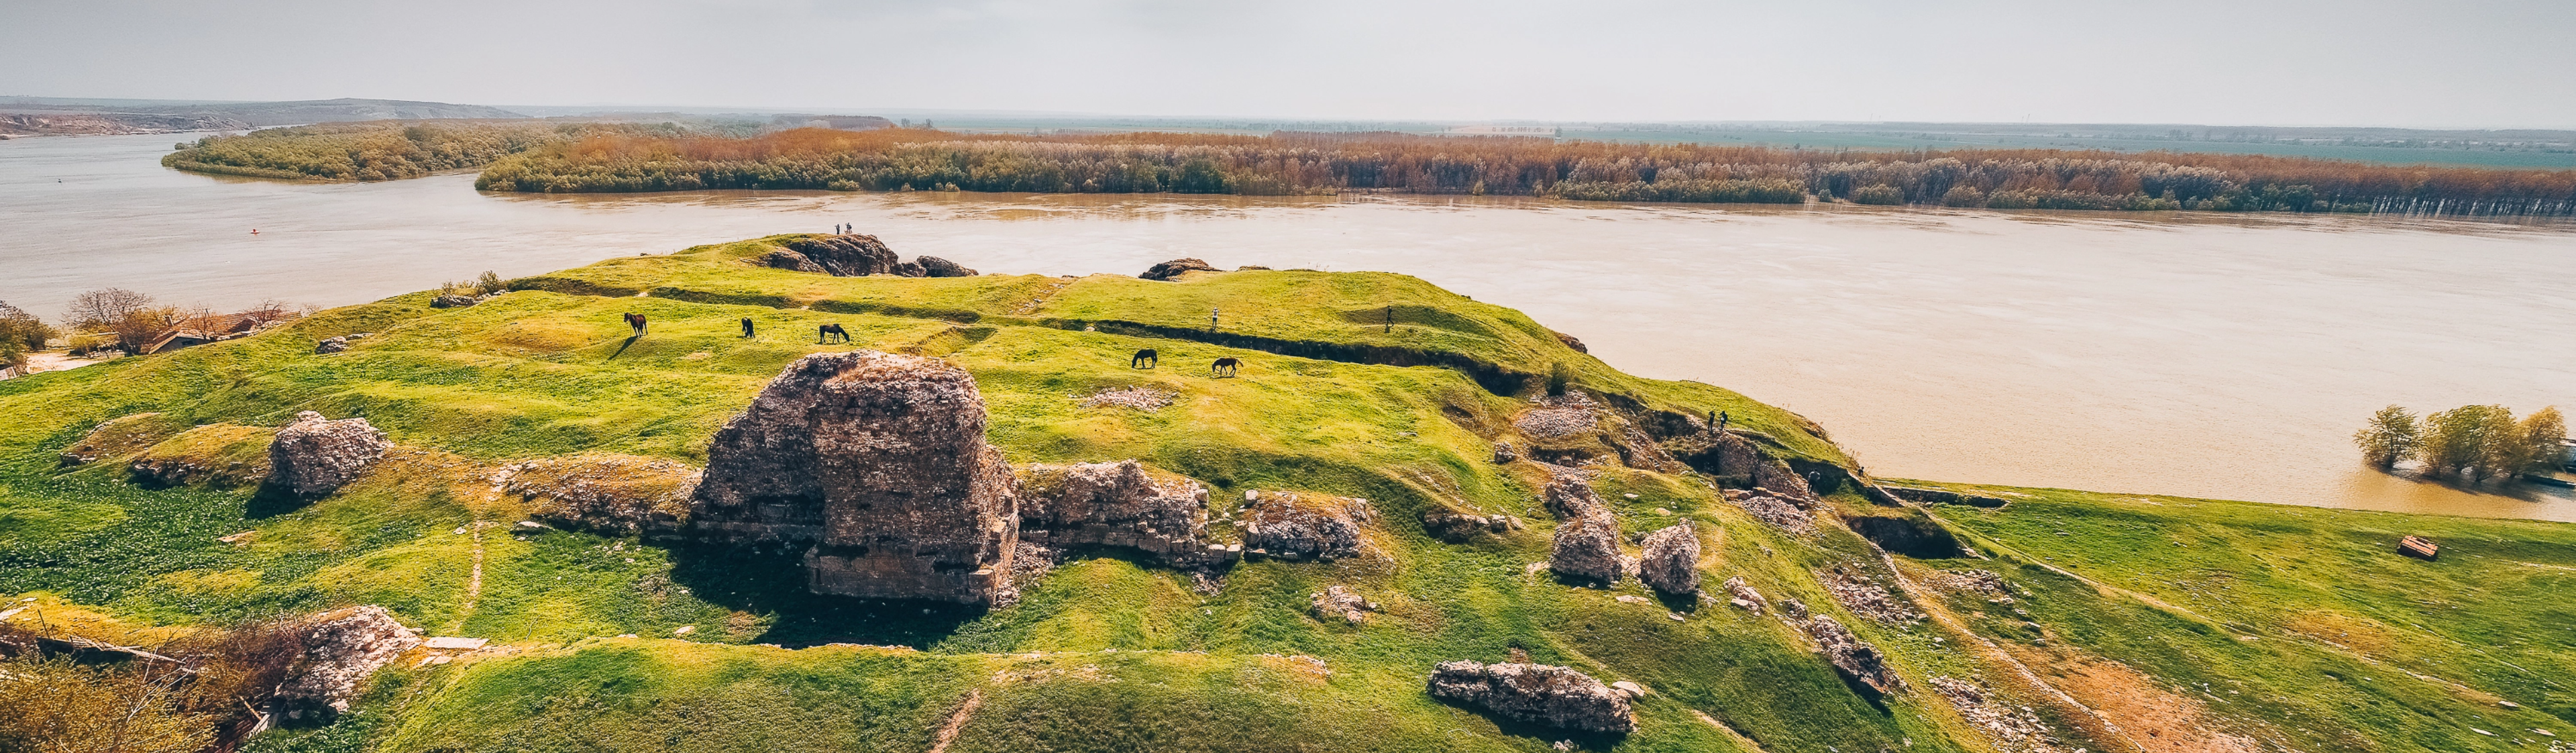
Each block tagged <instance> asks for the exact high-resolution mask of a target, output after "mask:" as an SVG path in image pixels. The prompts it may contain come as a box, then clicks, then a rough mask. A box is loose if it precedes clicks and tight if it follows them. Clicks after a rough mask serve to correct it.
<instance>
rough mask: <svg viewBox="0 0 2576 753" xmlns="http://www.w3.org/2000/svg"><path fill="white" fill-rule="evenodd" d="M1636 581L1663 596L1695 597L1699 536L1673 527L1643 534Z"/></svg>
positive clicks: (1682, 526)
mask: <svg viewBox="0 0 2576 753" xmlns="http://www.w3.org/2000/svg"><path fill="white" fill-rule="evenodd" d="M1642 548H1643V549H1644V550H1645V554H1644V555H1643V556H1641V557H1639V558H1638V564H1637V579H1638V580H1641V581H1645V583H1646V585H1647V586H1648V587H1650V588H1653V589H1655V591H1656V592H1657V593H1661V594H1664V595H1666V596H1691V595H1695V594H1698V593H1699V532H1698V531H1696V530H1693V529H1692V528H1691V525H1690V524H1689V523H1676V524H1673V525H1672V526H1669V527H1666V528H1663V529H1660V530H1657V531H1655V532H1654V533H1649V534H1646V540H1645V541H1644V542H1643V546H1642Z"/></svg>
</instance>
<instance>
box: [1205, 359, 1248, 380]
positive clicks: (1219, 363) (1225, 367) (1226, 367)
mask: <svg viewBox="0 0 2576 753" xmlns="http://www.w3.org/2000/svg"><path fill="white" fill-rule="evenodd" d="M1242 365H1243V362H1242V361H1239V360H1235V358H1234V357H1233V356H1226V357H1224V358H1219V359H1216V363H1212V364H1208V373H1211V374H1215V375H1217V376H1220V377H1230V376H1234V369H1235V367H1238V366H1242Z"/></svg>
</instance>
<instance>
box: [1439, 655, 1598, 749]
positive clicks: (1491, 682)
mask: <svg viewBox="0 0 2576 753" xmlns="http://www.w3.org/2000/svg"><path fill="white" fill-rule="evenodd" d="M1430 692H1431V697H1433V698H1438V699H1440V700H1443V701H1448V702H1451V703H1456V704H1461V705H1465V706H1470V707H1474V708H1477V709H1481V710H1484V711H1486V712H1488V713H1491V714H1493V715H1495V716H1500V717H1503V718H1505V719H1510V720H1513V721H1520V722H1528V723H1532V724H1543V725H1547V726H1550V727H1555V728H1558V729H1568V730H1575V731H1579V732H1598V733H1609V734H1626V733H1629V732H1633V731H1636V729H1637V716H1636V713H1635V712H1634V711H1632V710H1630V709H1629V707H1628V696H1627V694H1625V693H1621V692H1619V691H1616V690H1612V689H1610V686H1607V685H1603V684H1601V681H1600V680H1597V679H1593V677H1592V676H1591V675H1587V674H1584V673H1582V672H1577V671H1574V670H1573V669H1570V668H1566V667H1552V666H1548V665H1545V664H1521V663H1508V664H1481V663H1477V662H1472V661H1451V662H1441V663H1440V666H1438V667H1435V668H1433V669H1432V672H1431V682H1430Z"/></svg>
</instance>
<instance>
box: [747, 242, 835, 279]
mask: <svg viewBox="0 0 2576 753" xmlns="http://www.w3.org/2000/svg"><path fill="white" fill-rule="evenodd" d="M760 263H761V264H762V265H765V266H768V267H769V268H771V269H784V270H787V271H790V272H821V273H824V274H831V270H828V269H824V268H823V265H821V264H816V263H814V260H813V259H810V258H807V257H806V256H805V255H804V254H800V253H796V252H794V251H789V250H787V249H783V248H782V249H778V250H775V251H771V252H769V253H768V254H766V255H763V256H761V257H760Z"/></svg>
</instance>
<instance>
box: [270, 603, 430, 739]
mask: <svg viewBox="0 0 2576 753" xmlns="http://www.w3.org/2000/svg"><path fill="white" fill-rule="evenodd" d="M418 645H420V636H417V635H413V634H412V633H411V631H409V630H405V629H403V626H402V623H400V622H397V621H395V620H394V617H393V615H392V614H391V613H389V612H386V611H385V608H384V607H378V606H363V607H349V608H345V609H337V610H333V611H329V612H324V613H322V614H319V615H316V616H314V618H313V621H312V624H311V625H310V626H308V627H306V628H305V634H304V646H305V650H304V656H303V657H301V658H299V659H297V660H296V662H295V664H294V665H293V666H292V667H290V668H289V669H288V670H287V674H286V682H285V683H284V684H282V685H279V686H278V688H277V702H278V705H279V706H280V707H281V708H282V710H284V711H285V712H286V715H287V717H288V718H290V719H301V718H303V716H304V715H305V714H307V713H316V712H320V713H324V714H325V715H326V716H328V715H331V714H338V713H342V712H346V711H348V710H349V701H351V700H353V699H355V698H356V697H357V694H358V685H359V684H360V683H362V682H365V681H366V679H367V676H368V675H372V674H375V671H376V670H378V669H382V668H384V666H385V665H386V664H389V663H392V662H393V660H394V659H395V658H396V657H399V656H402V653H403V652H405V651H409V650H411V649H412V647H414V646H418Z"/></svg>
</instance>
